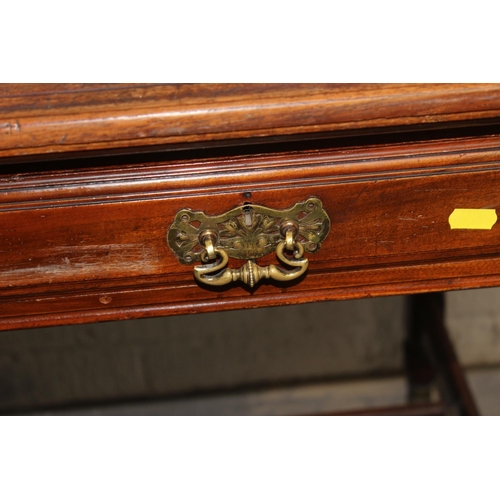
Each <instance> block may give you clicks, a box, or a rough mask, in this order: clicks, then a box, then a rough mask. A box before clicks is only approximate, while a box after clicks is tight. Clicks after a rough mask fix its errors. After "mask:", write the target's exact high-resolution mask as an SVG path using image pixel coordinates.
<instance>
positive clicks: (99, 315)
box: [0, 135, 500, 329]
mask: <svg viewBox="0 0 500 500" xmlns="http://www.w3.org/2000/svg"><path fill="white" fill-rule="evenodd" d="M69 166H70V164H69ZM499 193H500V136H496V135H491V136H484V137H471V138H468V139H467V138H460V139H449V140H436V141H424V142H417V141H415V142H407V143H402V144H387V145H376V146H363V147H351V148H338V149H330V150H312V151H309V152H300V153H279V154H267V155H247V156H240V157H239V156H230V157H224V158H218V159H201V160H192V161H173V162H163V163H155V164H140V165H129V166H125V167H113V166H111V167H101V168H89V169H81V168H80V169H76V170H71V169H70V168H68V169H65V170H62V171H53V172H43V173H35V174H34V173H29V174H22V173H18V174H9V175H1V176H0V255H1V259H0V276H2V279H1V281H0V329H10V328H25V327H33V326H44V325H56V324H67V323H82V322H91V321H104V320H112V319H127V318H138V317H146V316H155V315H169V314H183V313H194V312H205V311H216V310H226V309H236V308H252V307H261V306H273V305H286V304H297V303H303V302H309V301H318V300H332V299H347V298H356V297H369V296H379V295H391V294H398V293H415V292H423V291H438V290H451V289H457V288H468V287H478V286H496V285H499V284H500V272H499V271H498V269H499V264H500V252H499V251H500V238H499V236H500V234H499V231H500V225H498V224H497V225H495V226H494V227H493V229H492V230H491V231H466V230H465V231H464V230H454V231H452V230H450V227H449V224H448V217H449V215H450V214H451V212H452V211H453V210H454V209H455V208H464V207H465V208H498V206H499V205H500V194H499ZM248 194H250V197H251V198H250V199H251V201H252V202H254V203H257V204H261V205H267V206H269V207H271V208H277V209H279V208H288V207H290V206H291V205H293V204H294V203H295V202H297V201H303V200H305V199H307V198H308V197H309V196H312V195H314V196H318V197H319V198H320V199H321V200H322V201H323V205H324V207H325V209H326V210H327V212H328V213H329V216H330V219H331V221H332V229H331V232H330V235H329V236H328V238H327V239H326V240H325V242H324V244H323V247H322V248H321V250H320V252H318V253H316V254H311V255H310V266H309V270H308V272H307V275H306V276H305V278H304V279H301V280H300V281H299V282H298V283H293V284H290V285H286V286H284V285H283V284H271V283H262V284H259V285H258V286H257V287H256V289H254V290H249V289H246V288H242V287H240V286H239V285H237V284H235V285H234V286H228V287H224V288H223V289H210V288H208V287H202V286H200V285H198V284H197V283H196V282H195V281H194V278H193V275H192V268H191V266H185V265H182V264H180V263H179V262H178V260H177V258H176V257H175V255H174V254H173V253H172V252H171V251H170V249H169V248H168V246H167V244H166V239H165V237H166V233H167V230H168V227H169V225H170V223H171V222H172V220H173V218H174V216H175V213H176V212H177V211H178V210H179V209H181V208H186V207H188V208H192V209H196V210H204V211H206V212H207V213H210V214H214V215H215V214H219V213H222V212H224V211H226V210H229V209H231V208H233V207H235V206H239V205H242V204H243V202H245V201H247V200H248ZM271 262H274V257H273V256H272V255H270V256H267V257H264V258H262V259H259V263H260V264H261V265H264V264H268V263H271ZM230 264H231V265H233V266H238V267H239V266H240V265H241V264H242V263H241V261H232V262H231V263H230Z"/></svg>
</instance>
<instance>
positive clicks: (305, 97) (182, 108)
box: [0, 84, 500, 157]
mask: <svg viewBox="0 0 500 500" xmlns="http://www.w3.org/2000/svg"><path fill="white" fill-rule="evenodd" d="M499 116H500V85H497V84H468V85H459V84H429V85H423V84H420V85H415V84H380V85H375V84H358V85H356V84H321V85H306V84H288V85H283V84H253V85H248V84H224V85H222V84H176V85H145V84H126V85H111V84H108V85H101V84H94V85H80V84H71V85H62V84H58V85H51V84H46V85H42V84H25V85H0V157H14V156H25V155H38V154H53V153H58V152H82V151H102V150H106V149H116V148H137V147H143V148H147V147H153V146H161V145H169V144H190V143H198V142H203V141H205V142H206V141H212V142H213V141H225V140H229V139H239V140H242V141H246V140H249V139H252V138H259V137H260V138H266V137H267V138H273V137H276V136H286V135H292V134H299V135H300V134H312V133H319V132H333V131H351V133H356V132H359V131H362V130H364V129H372V128H374V129H383V128H386V127H402V128H404V127H407V126H409V125H418V126H431V125H435V124H436V123H453V122H456V121H473V120H480V119H485V118H488V119H498V118H499Z"/></svg>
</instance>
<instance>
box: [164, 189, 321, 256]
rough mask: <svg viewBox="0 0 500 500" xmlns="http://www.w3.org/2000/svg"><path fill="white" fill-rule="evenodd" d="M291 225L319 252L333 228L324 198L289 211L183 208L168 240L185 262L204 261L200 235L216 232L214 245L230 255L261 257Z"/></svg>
mask: <svg viewBox="0 0 500 500" xmlns="http://www.w3.org/2000/svg"><path fill="white" fill-rule="evenodd" d="M290 227H292V228H294V231H295V234H294V236H295V239H296V241H299V242H300V243H302V245H304V249H305V251H306V252H309V253H313V252H317V251H318V250H319V248H320V246H321V242H322V241H323V240H324V239H325V238H326V236H327V235H328V232H329V231H330V219H329V218H328V214H327V213H326V212H325V210H324V209H323V205H322V203H321V200H320V199H319V198H316V197H311V198H309V199H307V200H306V201H302V202H300V203H296V204H295V205H294V206H293V207H291V208H288V209H286V210H274V209H271V208H267V207H263V206H260V205H253V204H251V203H246V204H244V205H241V206H239V207H237V208H233V209H232V210H230V211H229V212H226V213H224V214H222V215H206V214H205V213H204V212H197V211H194V210H190V209H182V210H179V212H177V214H176V216H175V219H174V222H173V223H172V225H171V226H170V228H169V230H168V233H167V242H168V246H169V247H170V249H171V250H172V251H173V252H174V253H175V254H176V255H177V257H178V258H179V260H180V261H181V262H182V263H183V264H191V263H193V262H196V261H200V260H201V254H202V252H203V250H204V247H203V246H202V244H201V242H200V235H203V234H207V233H208V234H210V235H213V236H212V237H213V238H214V239H215V241H214V246H215V247H216V248H222V249H223V250H225V251H226V252H227V254H228V255H229V256H230V257H233V258H235V259H244V260H248V259H257V258H259V257H262V256H264V255H267V254H268V253H271V252H274V251H275V250H276V247H277V246H278V244H279V243H280V242H281V241H284V240H285V231H284V229H285V228H290Z"/></svg>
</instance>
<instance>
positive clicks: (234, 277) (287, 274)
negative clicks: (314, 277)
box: [194, 232, 309, 287]
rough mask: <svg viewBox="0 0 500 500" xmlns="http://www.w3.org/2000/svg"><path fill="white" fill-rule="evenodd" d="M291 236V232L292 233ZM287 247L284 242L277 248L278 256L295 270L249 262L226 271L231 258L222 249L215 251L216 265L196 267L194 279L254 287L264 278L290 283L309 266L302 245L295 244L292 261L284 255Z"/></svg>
mask: <svg viewBox="0 0 500 500" xmlns="http://www.w3.org/2000/svg"><path fill="white" fill-rule="evenodd" d="M290 234H291V232H290ZM285 247H286V242H285V241H282V242H281V243H279V244H278V247H277V248H276V255H277V257H278V259H279V260H280V261H281V262H283V263H284V264H288V265H289V266H291V267H293V269H290V270H285V269H282V268H281V267H278V266H276V265H274V264H271V265H270V266H266V267H261V266H259V265H258V264H256V263H255V261H254V260H248V261H247V262H246V263H245V264H244V265H243V266H242V267H240V268H239V269H224V268H225V267H226V265H227V263H228V260H229V257H228V255H227V253H226V252H225V251H224V250H222V249H220V248H219V249H215V254H216V255H217V254H218V255H219V256H220V259H219V260H218V261H216V262H215V263H208V264H205V265H203V266H195V268H194V277H195V278H196V279H197V280H198V281H201V282H202V283H206V284H207V285H217V286H221V285H227V284H228V283H231V281H238V280H240V281H243V283H246V284H247V285H250V286H251V287H253V286H254V285H255V284H256V283H257V282H258V281H260V280H261V279H262V278H272V279H275V280H277V281H290V280H293V279H296V278H298V277H299V276H302V275H303V274H304V273H305V272H306V270H307V266H308V265H309V261H308V260H307V259H306V258H301V257H302V256H303V254H304V247H303V245H302V244H301V243H299V242H295V243H294V247H295V248H296V250H295V252H294V258H293V259H290V258H288V257H287V256H286V255H284V253H283V251H284V249H285ZM221 269H222V271H221V272H219V273H218V274H215V275H213V274H212V273H215V272H216V271H219V270H221Z"/></svg>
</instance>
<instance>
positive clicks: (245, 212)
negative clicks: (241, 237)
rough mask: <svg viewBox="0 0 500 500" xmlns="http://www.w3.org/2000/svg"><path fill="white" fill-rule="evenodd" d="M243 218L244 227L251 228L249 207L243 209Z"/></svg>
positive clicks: (251, 211) (251, 213)
mask: <svg viewBox="0 0 500 500" xmlns="http://www.w3.org/2000/svg"><path fill="white" fill-rule="evenodd" d="M243 217H244V218H245V225H246V226H247V227H252V222H253V210H252V209H251V207H243Z"/></svg>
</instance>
